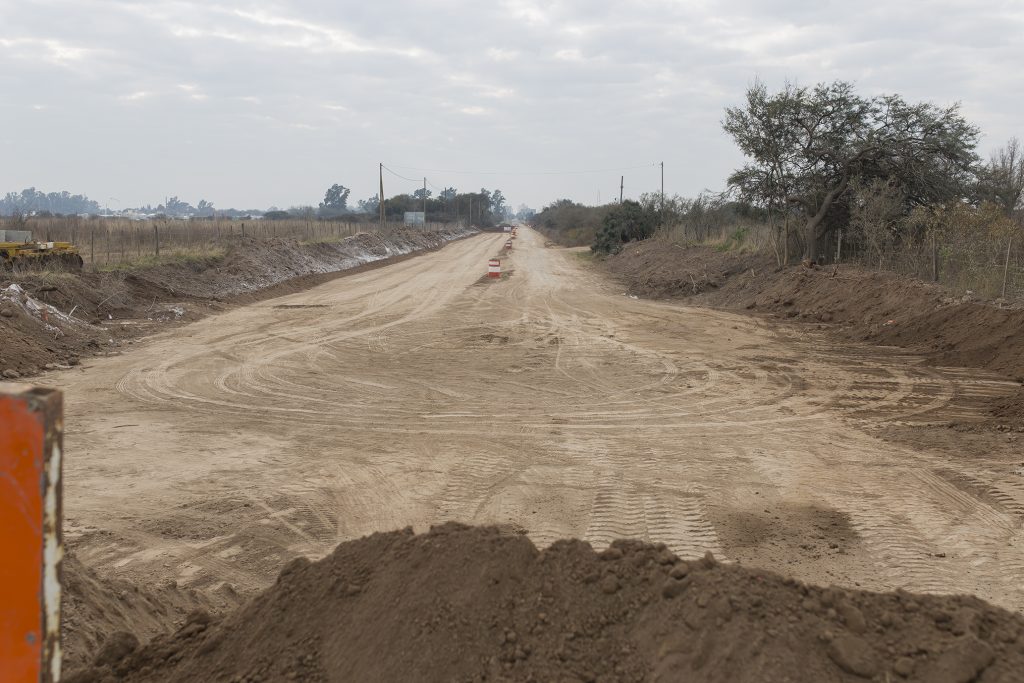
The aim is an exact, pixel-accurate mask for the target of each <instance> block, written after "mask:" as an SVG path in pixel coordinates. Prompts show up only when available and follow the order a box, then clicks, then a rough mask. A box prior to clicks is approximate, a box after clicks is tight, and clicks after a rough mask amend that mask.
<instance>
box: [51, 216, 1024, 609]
mask: <svg viewBox="0 0 1024 683" xmlns="http://www.w3.org/2000/svg"><path fill="white" fill-rule="evenodd" d="M504 240H505V237H504V236H503V235H483V236H479V237H474V238H471V239H468V240H464V241H461V242H457V243H454V244H452V245H450V246H448V247H446V248H444V249H442V250H440V251H438V252H435V253H430V254H427V255H424V256H421V257H418V258H415V259H411V260H408V261H404V262H401V263H398V264H395V265H393V266H389V267H385V268H381V269H378V270H374V271H371V272H366V273H362V274H358V275H354V276H351V277H347V278H342V279H338V280H335V281H333V282H329V283H327V284H324V285H321V286H319V287H317V288H315V289H312V290H309V291H306V292H302V293H299V294H294V295H290V296H286V297H282V298H279V299H274V300H270V301H266V302H263V303H259V304H254V305H251V306H247V307H244V308H239V309H236V310H234V311H231V312H228V313H225V314H221V315H217V316H214V317H210V318H207V319H205V320H202V321H200V322H197V323H193V324H190V325H188V326H183V327H180V328H177V329H175V330H173V331H171V332H168V333H165V334H163V335H160V336H157V337H154V338H152V339H150V340H148V341H146V342H144V343H142V344H139V345H138V346H136V347H135V348H133V349H132V350H131V351H129V352H127V353H125V354H124V355H122V356H118V357H111V358H103V359H98V360H93V361H89V362H88V363H87V364H86V367H84V368H83V369H82V370H80V371H75V372H69V373H64V374H58V375H52V376H51V377H49V378H47V381H49V382H51V383H56V384H58V385H62V386H63V388H64V389H65V390H66V392H67V394H66V405H67V412H68V414H67V439H66V444H67V451H68V457H67V469H66V477H65V480H66V482H67V484H66V489H65V496H66V503H65V505H66V508H65V509H66V514H67V518H68V520H67V532H66V533H67V536H68V538H69V539H71V542H72V543H73V545H74V546H75V548H76V549H77V553H78V555H79V557H80V558H82V559H83V561H85V562H86V563H87V564H90V565H93V566H96V567H98V568H99V569H101V570H102V571H105V572H110V573H115V574H117V575H119V576H123V577H126V578H130V579H133V580H143V581H160V580H166V579H174V580H176V581H177V582H178V583H179V585H187V586H192V587H195V588H197V589H200V590H204V591H208V592H210V593H211V594H213V593H216V592H217V591H218V590H221V588H222V586H224V584H230V585H231V586H232V587H233V588H234V589H236V590H238V591H240V592H243V593H245V592H248V591H251V590H255V589H256V588H262V587H264V586H266V585H267V584H268V583H270V582H271V581H272V580H273V577H274V575H275V573H276V571H277V570H278V569H279V568H280V566H281V565H282V563H283V562H284V561H286V560H287V559H289V558H291V557H293V556H295V555H296V554H304V555H310V556H319V555H322V554H324V553H326V552H327V551H328V550H330V549H331V548H332V547H333V546H334V545H336V544H337V543H338V542H339V541H342V540H346V539H351V538H355V537H359V536H362V535H364V534H369V533H371V532H374V531H378V530H390V529H394V528H398V527H403V526H406V525H412V526H414V527H415V528H417V529H418V530H419V529H423V528H425V527H426V526H428V525H430V524H434V523H438V522H441V521H443V520H449V519H454V520H460V521H467V522H477V523H483V522H488V523H501V524H508V525H512V526H514V527H515V528H518V529H522V530H524V531H525V532H527V533H529V535H530V536H531V537H532V538H533V539H534V540H535V541H536V542H537V543H539V544H546V543H548V542H550V541H553V540H554V539H557V538H559V537H562V536H579V537H583V538H586V539H589V540H590V541H591V542H592V543H594V544H595V545H596V546H602V545H604V544H606V543H608V542H609V541H610V540H611V539H612V538H615V537H619V536H629V537H637V538H642V539H649V540H653V541H661V542H664V543H666V544H667V545H668V546H669V547H671V548H672V549H673V550H674V551H676V552H678V553H680V554H681V555H684V556H693V555H698V554H703V553H704V551H705V550H711V551H713V552H714V553H715V554H716V556H720V557H723V558H725V559H727V560H732V561H738V562H742V563H744V564H757V565H761V566H767V567H770V568H772V569H775V570H778V571H781V572H786V573H791V574H793V575H795V576H797V577H798V578H801V579H805V580H809V581H815V582H820V583H838V584H843V585H851V586H852V585H859V586H862V587H865V588H871V589H892V588H896V587H903V588H907V589H910V590H915V591H935V592H969V593H974V594H977V595H979V596H981V597H983V598H985V599H987V600H989V601H992V602H993V603H996V604H998V605H1002V606H1005V607H1009V608H1013V609H1017V610H1021V609H1024V531H1022V522H1024V477H1022V476H1021V472H1020V471H1019V470H1017V471H1015V470H1014V468H1013V465H1014V464H1013V463H1007V462H1001V461H993V460H981V461H979V460H966V459H964V460H951V459H950V458H949V456H942V455H940V454H939V453H937V452H932V451H929V450H927V449H913V448H910V447H907V446H898V445H894V444H893V443H890V442H887V441H883V440H882V439H880V438H878V436H877V434H876V432H877V431H878V429H879V428H880V427H881V426H883V425H887V424H893V423H905V424H916V423H924V422H928V421H934V420H948V419H952V418H954V417H957V418H969V416H970V413H971V411H972V410H973V408H972V407H971V406H972V405H973V404H974V402H975V400H976V399H977V398H979V397H983V396H992V395H998V394H1000V393H1006V392H1008V391H1009V385H1008V384H1007V383H1004V382H1001V381H999V380H998V379H996V378H994V377H989V376H986V375H984V374H981V373H977V372H968V371H963V370H936V369H935V368H928V367H924V366H922V365H920V364H919V363H917V362H916V359H914V358H913V357H910V356H906V355H897V354H896V353H895V352H891V353H890V352H887V351H886V350H880V349H869V348H863V347H862V348H840V347H835V346H832V345H829V344H827V343H826V342H825V341H823V340H822V339H819V338H817V337H815V336H813V334H812V333H808V332H800V333H799V334H798V333H796V332H794V331H793V330H792V329H790V328H782V327H780V328H775V327H771V326H769V325H768V324H767V323H764V322H762V321H759V320H758V319H755V318H750V317H745V316H738V315H732V314H727V313H721V312H715V311H711V310H707V309H698V308H684V307H680V306H678V305H673V304H669V303H658V302H650V301H643V300H636V299H632V298H629V297H626V296H623V295H622V293H621V290H618V289H617V288H616V287H615V286H614V285H613V284H611V283H609V282H607V281H605V280H602V279H601V278H600V277H599V276H598V275H596V274H594V273H593V272H592V271H591V270H589V269H588V268H587V267H586V264H585V263H584V261H583V260H582V258H581V257H580V256H578V255H576V254H574V253H572V252H567V251H564V250H559V249H549V248H545V247H544V246H543V245H544V242H543V239H542V238H541V237H540V236H539V235H537V234H535V233H532V232H530V231H528V230H524V231H522V232H521V234H520V237H519V239H518V240H517V242H516V246H515V250H514V253H513V255H512V256H511V258H510V259H506V261H505V265H506V268H508V267H511V268H514V272H513V274H512V276H511V277H508V278H506V279H502V280H501V281H481V280H480V277H481V275H482V274H483V273H484V272H485V270H486V266H487V259H488V258H489V257H492V256H494V255H495V254H496V253H497V252H498V250H499V248H500V246H501V244H502V243H503V242H504ZM951 438H955V433H953V432H951ZM1020 465H1021V463H1016V466H1017V467H1018V468H1019V467H1020Z"/></svg>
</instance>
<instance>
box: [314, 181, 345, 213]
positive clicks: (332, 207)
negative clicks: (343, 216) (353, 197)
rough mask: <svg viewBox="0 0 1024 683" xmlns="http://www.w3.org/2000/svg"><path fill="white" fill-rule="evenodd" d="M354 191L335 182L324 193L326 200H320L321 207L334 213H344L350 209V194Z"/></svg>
mask: <svg viewBox="0 0 1024 683" xmlns="http://www.w3.org/2000/svg"><path fill="white" fill-rule="evenodd" d="M351 192H352V191H351V190H349V189H348V188H347V187H345V186H344V185H338V184H337V183H335V184H334V185H331V186H330V187H329V188H327V192H325V193H324V200H323V201H322V202H320V209H321V210H326V211H327V212H333V213H344V212H345V211H348V196H349V194H350V193H351Z"/></svg>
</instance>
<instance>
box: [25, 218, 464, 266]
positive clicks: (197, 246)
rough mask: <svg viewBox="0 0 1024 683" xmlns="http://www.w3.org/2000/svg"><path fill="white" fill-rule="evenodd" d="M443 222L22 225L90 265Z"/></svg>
mask: <svg viewBox="0 0 1024 683" xmlns="http://www.w3.org/2000/svg"><path fill="white" fill-rule="evenodd" d="M444 227H450V226H447V225H446V224H442V223H428V224H426V225H425V226H416V227H414V228H409V227H408V226H406V225H405V224H404V223H401V222H388V223H386V224H384V225H383V226H382V225H381V224H380V223H378V222H375V221H365V222H343V221H318V220H299V219H296V220H188V221H185V220H155V221H132V220H127V219H103V218H99V219H97V218H33V219H29V220H28V221H27V222H26V223H25V224H24V225H23V226H19V228H20V229H23V230H28V231H30V232H31V233H32V239H34V240H39V241H46V242H70V243H72V244H74V245H75V246H76V247H77V248H78V250H79V253H80V254H81V256H82V259H83V260H84V261H85V263H86V265H87V266H92V267H94V268H102V267H107V266H118V265H121V264H130V263H132V262H137V261H144V260H154V259H161V258H171V257H175V256H180V255H183V254H185V255H191V256H203V255H209V256H213V255H217V254H220V253H223V251H224V250H225V249H226V248H227V247H228V246H229V245H230V244H231V243H232V242H236V241H238V240H239V239H242V238H250V239H255V240H271V239H279V238H287V239H295V240H298V241H300V242H307V243H325V242H337V241H341V240H343V239H345V238H346V237H352V236H354V235H356V234H358V233H361V232H364V233H381V232H383V233H392V232H395V231H398V230H402V229H414V230H422V231H427V232H431V231H436V230H439V229H442V228H444Z"/></svg>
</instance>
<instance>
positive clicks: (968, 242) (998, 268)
mask: <svg viewBox="0 0 1024 683" xmlns="http://www.w3.org/2000/svg"><path fill="white" fill-rule="evenodd" d="M840 259H841V260H846V261H854V262H856V263H858V264H860V265H861V266H863V267H866V268H873V269H876V270H887V271H892V272H896V273H899V274H901V275H907V276H910V277H916V278H919V279H921V280H925V281H932V282H937V283H939V284H941V285H943V286H945V287H947V288H948V289H950V290H952V291H953V292H956V293H960V294H972V295H976V296H978V297H981V298H985V299H1005V300H1007V301H1013V302H1018V303H1021V302H1024V239H1021V238H1013V237H1002V238H999V237H980V236H979V237H976V238H970V237H960V238H952V237H944V238H942V237H940V238H935V239H934V240H929V239H924V240H922V241H920V242H919V243H917V244H905V245H898V246H889V247H886V248H884V249H881V250H876V251H874V252H869V251H867V250H864V251H861V252H860V253H859V254H855V255H853V256H852V258H844V257H843V256H842V255H841V254H840Z"/></svg>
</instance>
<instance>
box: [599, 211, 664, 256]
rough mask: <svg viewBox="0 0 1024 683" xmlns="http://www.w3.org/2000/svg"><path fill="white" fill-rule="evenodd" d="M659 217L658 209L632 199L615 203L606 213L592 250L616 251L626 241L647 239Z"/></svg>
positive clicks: (656, 225) (655, 227)
mask: <svg viewBox="0 0 1024 683" xmlns="http://www.w3.org/2000/svg"><path fill="white" fill-rule="evenodd" d="M658 219H659V216H658V213H657V212H656V211H654V210H652V209H651V208H645V207H644V206H643V205H641V204H640V202H636V201H633V200H632V199H627V200H626V201H624V202H622V203H621V204H615V205H614V206H612V207H611V209H610V210H609V211H608V213H606V214H605V216H604V220H603V221H602V225H601V230H600V231H599V232H598V233H597V238H596V239H595V240H594V244H593V245H592V246H591V250H592V251H595V252H604V253H609V252H611V253H614V252H617V251H618V250H619V249H621V248H622V245H623V244H625V243H626V242H632V241H634V240H642V239H647V238H648V237H650V236H651V235H653V234H654V231H655V230H656V229H657V227H658Z"/></svg>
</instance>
